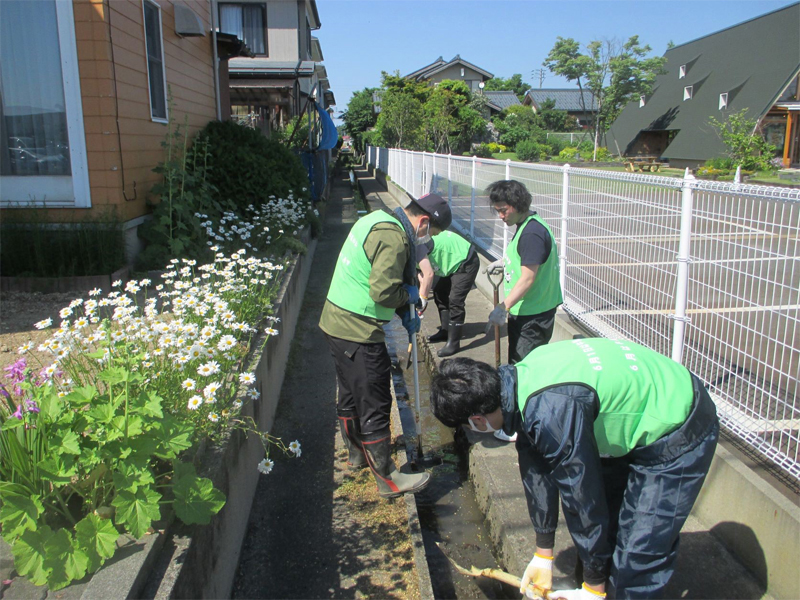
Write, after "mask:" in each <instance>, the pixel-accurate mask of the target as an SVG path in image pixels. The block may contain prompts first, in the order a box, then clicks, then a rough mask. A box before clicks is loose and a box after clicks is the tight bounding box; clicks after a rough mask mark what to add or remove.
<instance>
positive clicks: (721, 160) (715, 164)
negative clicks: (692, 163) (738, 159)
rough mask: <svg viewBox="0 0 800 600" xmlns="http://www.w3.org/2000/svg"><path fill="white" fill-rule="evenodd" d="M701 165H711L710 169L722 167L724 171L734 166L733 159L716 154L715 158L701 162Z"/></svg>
mask: <svg viewBox="0 0 800 600" xmlns="http://www.w3.org/2000/svg"><path fill="white" fill-rule="evenodd" d="M703 166H704V167H711V168H712V169H723V170H726V171H730V170H731V169H735V168H736V165H734V164H733V159H732V158H730V157H728V156H718V157H716V158H712V159H709V160H707V161H706V162H705V163H704V164H703Z"/></svg>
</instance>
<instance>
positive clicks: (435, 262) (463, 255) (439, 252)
mask: <svg viewBox="0 0 800 600" xmlns="http://www.w3.org/2000/svg"><path fill="white" fill-rule="evenodd" d="M471 246H472V244H470V243H469V242H468V241H467V240H465V239H464V238H463V237H461V236H460V235H458V234H457V233H453V232H452V231H443V232H442V233H440V234H439V235H437V236H434V238H433V250H431V251H430V252H429V253H428V258H429V259H430V261H431V266H432V267H433V270H434V272H435V273H436V274H437V275H439V277H450V275H452V274H453V273H455V272H456V271H457V270H458V267H460V266H461V263H463V262H464V261H465V260H467V257H468V256H469V249H470V247H471Z"/></svg>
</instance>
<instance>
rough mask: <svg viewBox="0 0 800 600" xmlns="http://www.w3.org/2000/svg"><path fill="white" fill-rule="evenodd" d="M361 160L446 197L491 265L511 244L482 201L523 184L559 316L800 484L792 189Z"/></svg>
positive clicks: (797, 250)
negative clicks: (688, 375)
mask: <svg viewBox="0 0 800 600" xmlns="http://www.w3.org/2000/svg"><path fill="white" fill-rule="evenodd" d="M367 160H368V163H369V164H370V165H372V166H374V167H376V168H378V169H380V170H382V171H384V172H385V173H386V174H387V175H388V176H389V177H390V178H391V180H392V181H394V182H395V183H396V184H398V185H399V186H400V187H402V188H403V189H404V190H406V191H407V192H409V193H410V194H411V195H412V196H414V197H419V196H420V195H422V194H424V193H428V192H436V193H438V194H440V195H442V196H443V197H447V199H448V201H449V202H450V205H451V208H452V211H453V222H454V225H455V227H456V228H457V229H459V230H460V231H462V232H463V233H465V234H467V235H468V236H469V237H470V238H471V239H472V240H473V242H475V243H476V244H477V245H479V246H480V247H482V248H483V249H485V250H486V251H488V252H489V253H490V254H492V255H493V256H495V257H496V258H499V257H501V256H502V254H503V251H504V249H505V247H506V245H507V243H508V239H509V232H508V230H507V228H506V227H505V226H504V225H503V224H502V222H500V220H499V219H497V218H496V217H495V216H494V215H493V214H492V212H491V211H490V209H489V206H488V198H487V195H486V193H485V191H484V190H485V188H486V187H487V186H488V184H489V183H491V182H493V181H497V180H499V179H516V180H519V181H521V182H523V183H524V184H525V185H526V186H527V188H528V190H529V191H530V192H531V195H532V196H533V199H534V200H533V206H532V208H533V209H535V210H536V211H537V212H538V213H539V214H540V215H541V216H542V217H543V218H544V219H545V221H547V223H548V224H549V225H550V226H551V228H552V230H553V234H554V236H555V239H556V241H557V242H558V251H559V257H560V271H561V272H560V275H561V284H562V289H563V292H564V306H563V308H564V309H565V310H566V311H567V312H568V313H569V314H570V315H571V316H572V317H573V318H574V319H576V320H577V321H579V322H581V323H582V324H583V325H584V326H586V327H587V328H589V329H590V330H593V331H594V332H596V333H597V334H599V335H602V336H605V337H609V338H625V339H629V340H632V341H635V342H637V343H640V344H643V345H646V346H648V347H650V348H653V349H655V350H657V351H659V352H661V353H663V354H665V355H667V356H671V357H672V358H673V359H674V360H676V361H678V362H682V363H683V364H685V365H686V366H687V367H688V368H689V369H690V370H692V371H693V372H694V373H696V374H697V375H698V376H699V377H701V378H702V379H703V381H704V382H705V383H706V385H707V386H708V389H709V391H710V392H711V394H712V396H713V397H714V400H715V402H716V404H717V409H718V412H719V415H720V418H721V420H722V422H723V425H725V426H726V427H727V428H728V430H729V431H730V432H732V433H733V434H734V435H736V436H738V437H739V438H740V439H741V440H743V441H744V442H745V443H746V444H747V445H748V446H749V447H751V448H752V449H754V450H756V451H757V452H759V453H760V454H762V455H764V456H766V457H767V458H769V459H770V460H771V461H772V462H773V463H774V464H776V465H777V466H778V467H780V469H781V470H782V471H783V472H784V473H785V474H788V475H789V479H790V481H793V482H794V484H797V483H798V481H800V462H799V461H798V457H799V456H800V454H799V452H800V451H799V450H798V446H800V405H798V387H800V386H799V385H798V380H800V242H799V241H798V240H800V189H797V188H779V187H768V186H756V185H748V184H738V183H723V182H716V181H700V180H697V179H695V178H694V177H692V176H691V175H688V173H687V175H686V176H685V177H684V178H683V179H680V178H672V177H662V176H655V175H645V174H633V173H624V172H613V171H601V170H598V169H581V168H572V167H570V166H569V165H565V166H563V167H559V166H548V165H536V164H526V163H516V162H511V161H497V160H487V159H479V158H475V157H460V156H450V155H436V154H431V153H425V152H411V151H406V150H390V149H386V148H374V147H370V148H368V150H367ZM512 235H513V233H512Z"/></svg>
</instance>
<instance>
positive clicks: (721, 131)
mask: <svg viewBox="0 0 800 600" xmlns="http://www.w3.org/2000/svg"><path fill="white" fill-rule="evenodd" d="M749 110H750V109H749V108H743V109H742V110H740V111H739V112H735V113H731V114H729V115H728V116H727V118H726V119H725V120H724V121H720V120H719V119H716V118H715V117H710V118H709V119H708V122H709V123H710V124H711V126H712V127H713V128H714V129H715V130H716V132H717V135H719V137H720V139H721V140H722V143H723V144H725V146H727V148H728V156H730V157H731V159H732V160H733V164H734V165H736V166H741V167H742V168H743V169H747V170H751V171H766V170H768V169H770V159H771V158H772V157H773V156H775V151H776V148H775V146H773V145H772V144H770V143H768V142H767V140H765V139H764V136H762V135H761V132H759V131H758V130H757V125H758V121H756V120H755V119H748V118H747V113H748V111H749Z"/></svg>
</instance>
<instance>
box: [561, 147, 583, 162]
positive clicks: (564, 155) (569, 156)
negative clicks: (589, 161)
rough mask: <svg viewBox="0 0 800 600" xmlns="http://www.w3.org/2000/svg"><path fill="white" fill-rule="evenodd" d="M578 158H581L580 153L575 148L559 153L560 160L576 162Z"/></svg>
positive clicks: (565, 149)
mask: <svg viewBox="0 0 800 600" xmlns="http://www.w3.org/2000/svg"><path fill="white" fill-rule="evenodd" d="M578 157H580V153H579V151H578V149H577V148H576V147H574V146H567V147H566V148H564V149H563V150H562V151H561V152H559V153H558V159H559V160H575V159H576V158H578Z"/></svg>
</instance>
